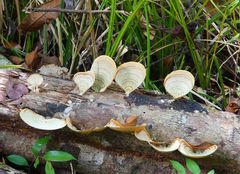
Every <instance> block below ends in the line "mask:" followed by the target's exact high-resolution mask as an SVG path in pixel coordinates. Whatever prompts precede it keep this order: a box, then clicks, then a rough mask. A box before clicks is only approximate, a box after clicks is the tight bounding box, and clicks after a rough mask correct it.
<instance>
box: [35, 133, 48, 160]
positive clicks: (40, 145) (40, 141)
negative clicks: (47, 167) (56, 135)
mask: <svg viewBox="0 0 240 174" xmlns="http://www.w3.org/2000/svg"><path fill="white" fill-rule="evenodd" d="M50 139H51V137H50V136H45V137H42V138H39V139H37V141H36V142H35V144H34V145H33V146H32V153H33V154H34V155H35V156H38V155H39V152H40V151H41V150H42V148H44V146H45V145H46V144H47V143H48V141H49V140H50Z"/></svg>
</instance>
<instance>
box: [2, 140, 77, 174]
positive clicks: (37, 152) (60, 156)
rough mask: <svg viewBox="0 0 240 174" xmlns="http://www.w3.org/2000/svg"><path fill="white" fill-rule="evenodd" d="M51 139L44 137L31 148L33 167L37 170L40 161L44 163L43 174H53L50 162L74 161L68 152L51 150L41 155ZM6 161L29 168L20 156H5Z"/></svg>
mask: <svg viewBox="0 0 240 174" xmlns="http://www.w3.org/2000/svg"><path fill="white" fill-rule="evenodd" d="M50 139H51V137H50V136H45V137H42V138H39V139H37V141H36V142H35V143H34V145H33V146H32V153H33V155H34V157H35V160H34V161H33V163H32V164H33V167H34V168H37V167H38V165H39V164H40V160H44V161H46V163H45V173H46V174H55V170H54V168H53V166H52V162H66V161H71V160H76V158H75V157H74V156H72V155H71V154H70V153H68V152H64V151H58V150H51V151H47V152H46V153H45V154H42V150H43V149H44V148H45V147H46V145H47V143H48V142H49V140H50ZM7 159H8V161H10V162H11V163H13V164H16V165H18V166H27V167H29V168H30V167H31V165H29V164H28V161H27V160H26V159H25V158H24V157H22V156H20V155H9V156H7Z"/></svg>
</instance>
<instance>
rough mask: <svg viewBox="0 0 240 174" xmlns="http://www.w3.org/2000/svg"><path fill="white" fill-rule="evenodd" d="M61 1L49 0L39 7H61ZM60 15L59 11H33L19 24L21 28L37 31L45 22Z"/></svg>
mask: <svg viewBox="0 0 240 174" xmlns="http://www.w3.org/2000/svg"><path fill="white" fill-rule="evenodd" d="M60 5H61V1H60V0H53V1H49V2H47V3H45V4H43V5H41V6H39V8H46V9H48V8H60ZM58 15H59V12H33V13H30V14H28V15H27V16H26V17H25V18H24V19H23V21H22V22H21V23H20V25H19V26H18V29H19V30H24V31H30V32H31V31H37V30H39V29H40V28H42V26H43V25H44V24H48V23H50V22H51V21H52V20H54V19H56V18H57V17H58Z"/></svg>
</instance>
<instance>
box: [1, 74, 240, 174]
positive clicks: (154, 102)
mask: <svg viewBox="0 0 240 174" xmlns="http://www.w3.org/2000/svg"><path fill="white" fill-rule="evenodd" d="M22 75H23V76H21V77H14V78H12V80H14V81H15V82H16V83H25V82H26V81H25V80H26V74H22ZM44 83H45V85H43V87H42V88H41V89H40V93H33V92H30V93H28V94H27V95H25V96H24V97H23V98H22V99H21V100H20V102H19V101H18V102H13V101H8V102H5V103H3V104H1V105H0V127H1V128H2V129H1V130H0V143H1V146H2V150H3V152H4V153H13V152H14V153H17V154H22V155H24V156H26V157H28V158H29V159H32V158H33V156H32V154H31V150H30V149H31V145H32V144H33V143H34V141H35V140H36V139H37V138H38V137H40V136H43V135H46V134H50V135H52V136H53V137H54V140H53V141H52V142H53V143H52V144H49V146H48V147H49V148H50V149H52V148H61V149H63V150H66V151H69V152H71V153H72V154H73V155H75V157H76V158H77V159H78V163H77V164H76V166H75V168H74V169H75V170H78V171H81V172H85V173H106V171H110V172H107V173H147V172H149V173H172V170H171V167H170V164H169V160H170V159H177V160H180V161H182V160H183V159H184V158H183V156H182V155H181V154H179V153H178V152H177V151H176V152H172V153H160V152H158V151H156V150H154V149H152V148H151V147H150V146H149V145H148V144H147V143H145V142H141V141H138V140H137V139H136V138H135V137H134V135H132V134H127V133H119V132H115V131H112V130H109V129H106V130H104V131H102V132H94V133H91V134H87V135H84V134H79V133H76V132H73V131H71V130H70V129H68V128H64V129H61V130H57V131H40V130H36V129H33V128H31V127H29V126H27V125H26V124H25V123H23V122H22V121H21V120H20V118H19V109H20V108H29V109H31V110H33V111H35V112H37V113H39V114H42V115H44V116H49V117H53V116H55V117H59V116H64V115H66V114H68V115H69V116H70V118H71V120H72V122H73V124H74V126H76V127H77V128H78V129H82V130H85V129H93V128H96V127H102V126H104V125H105V124H106V123H107V122H108V121H109V120H110V119H111V118H115V119H116V120H119V121H122V122H123V121H124V120H125V119H126V118H127V117H129V116H131V115H137V116H138V124H141V123H146V124H147V129H148V130H149V132H150V133H151V134H152V136H153V138H154V139H156V140H158V141H164V142H170V141H172V140H173V139H175V138H176V137H180V138H183V139H185V140H187V141H188V142H190V143H192V144H200V143H203V142H205V141H207V142H210V143H213V144H216V145H218V147H219V148H218V150H217V151H216V152H215V153H214V154H213V155H211V156H209V157H207V158H204V159H198V160H196V161H198V162H199V164H200V165H201V166H203V167H204V168H205V169H207V170H208V169H212V168H214V169H216V170H218V171H221V173H234V174H236V173H239V172H240V156H239V153H240V116H239V115H233V114H231V113H227V112H219V111H214V112H213V111H208V110H207V109H205V108H203V107H202V106H201V105H199V104H197V103H195V102H192V101H189V100H186V99H180V100H177V101H172V100H171V99H170V98H168V97H166V96H159V95H156V94H153V93H148V92H144V91H141V90H138V91H136V92H134V93H133V94H131V95H130V96H129V97H126V96H125V95H124V93H123V92H122V91H121V90H120V89H119V88H116V87H115V86H112V87H110V88H109V89H108V90H107V91H106V92H104V93H94V92H93V91H89V92H87V94H85V95H83V96H79V95H77V90H75V89H74V88H75V84H74V83H73V82H72V81H69V80H63V79H58V78H53V77H47V76H44ZM13 103H15V104H16V103H17V104H16V105H13ZM19 103H21V104H19Z"/></svg>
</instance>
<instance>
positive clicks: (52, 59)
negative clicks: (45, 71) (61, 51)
mask: <svg viewBox="0 0 240 174" xmlns="http://www.w3.org/2000/svg"><path fill="white" fill-rule="evenodd" d="M42 62H43V64H44V65H48V64H54V65H57V66H60V61H59V58H58V57H57V56H47V55H44V56H43V57H42Z"/></svg>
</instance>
